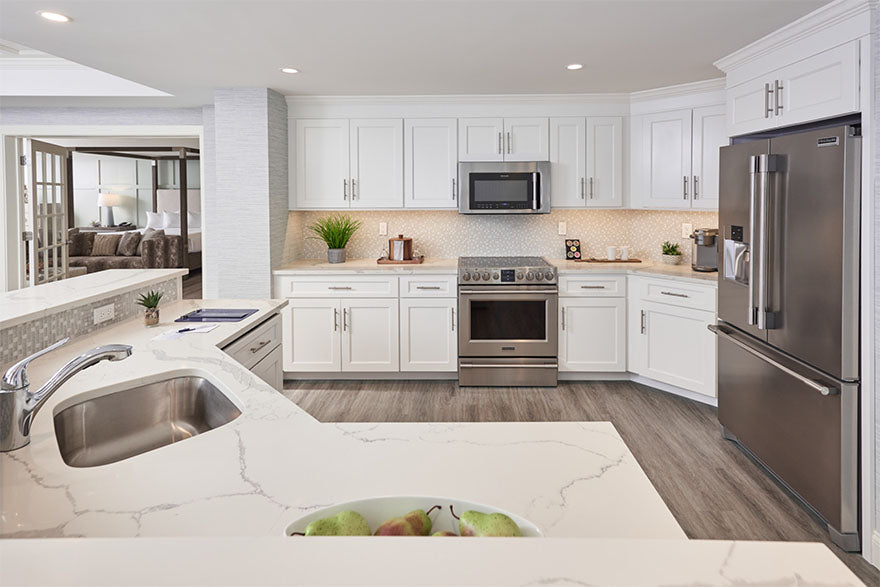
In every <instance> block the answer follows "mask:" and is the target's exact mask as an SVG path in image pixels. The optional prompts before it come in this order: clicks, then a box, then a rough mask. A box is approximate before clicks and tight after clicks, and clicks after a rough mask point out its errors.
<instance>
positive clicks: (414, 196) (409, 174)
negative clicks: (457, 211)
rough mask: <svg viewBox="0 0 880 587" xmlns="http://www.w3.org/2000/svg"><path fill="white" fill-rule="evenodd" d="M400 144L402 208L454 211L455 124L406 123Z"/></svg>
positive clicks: (448, 120) (433, 121)
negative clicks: (402, 185)
mask: <svg viewBox="0 0 880 587" xmlns="http://www.w3.org/2000/svg"><path fill="white" fill-rule="evenodd" d="M403 144H404V161H403V173H404V182H403V183H404V206H405V207H406V208H456V207H458V199H457V198H458V186H457V185H456V182H457V176H458V121H457V120H456V119H454V118H418V119H407V120H405V121H404V139H403Z"/></svg>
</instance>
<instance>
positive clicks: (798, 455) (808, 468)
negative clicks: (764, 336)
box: [716, 324, 859, 550]
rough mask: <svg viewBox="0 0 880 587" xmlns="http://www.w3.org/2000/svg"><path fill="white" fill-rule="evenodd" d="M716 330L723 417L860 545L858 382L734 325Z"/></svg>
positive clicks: (849, 545)
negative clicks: (799, 358) (821, 369)
mask: <svg viewBox="0 0 880 587" xmlns="http://www.w3.org/2000/svg"><path fill="white" fill-rule="evenodd" d="M716 332H717V334H718V420H719V421H720V422H721V424H722V426H724V428H725V429H726V432H727V433H728V434H729V435H732V436H734V437H735V439H736V440H737V441H738V442H739V443H740V444H741V445H742V446H743V447H744V448H745V449H746V450H747V451H748V452H749V453H751V454H752V456H754V457H755V458H756V459H757V460H759V461H760V462H761V463H762V464H763V465H764V466H765V467H766V468H767V469H769V470H770V472H771V473H772V474H774V475H775V476H776V477H777V478H778V479H779V480H780V481H782V482H783V484H785V485H786V486H787V487H788V488H789V489H790V490H791V491H792V492H794V493H795V494H796V495H797V496H798V497H800V498H801V500H802V501H804V502H805V503H806V504H808V505H809V507H811V508H812V509H813V510H815V512H816V513H818V514H819V515H820V516H821V517H822V518H824V520H825V521H826V522H827V523H828V526H829V532H830V533H831V535H832V539H834V540H835V542H838V543H839V544H840V546H841V547H842V548H845V549H847V550H858V548H859V536H858V528H859V526H858V520H859V501H858V496H859V484H858V476H859V472H858V463H859V453H858V431H859V425H858V413H859V412H858V401H859V387H858V384H851V383H843V382H840V381H836V380H833V379H830V378H828V377H827V376H824V375H822V374H821V373H820V372H819V371H815V370H813V369H810V368H807V367H804V366H803V365H801V364H799V363H797V362H795V361H793V360H791V359H790V358H788V357H786V356H784V355H782V354H781V353H778V352H775V351H773V350H772V349H770V348H769V347H768V346H767V345H764V344H761V343H759V342H758V341H755V340H754V339H752V338H750V337H748V336H747V335H744V334H742V333H738V332H736V331H735V330H734V329H732V328H730V327H729V326H724V325H722V324H719V326H718V327H716ZM823 388H824V391H825V392H827V395H826V394H823Z"/></svg>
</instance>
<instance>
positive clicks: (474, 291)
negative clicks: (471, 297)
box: [458, 289, 559, 295]
mask: <svg viewBox="0 0 880 587" xmlns="http://www.w3.org/2000/svg"><path fill="white" fill-rule="evenodd" d="M458 293H463V294H481V295H482V294H486V295H492V294H499V293H515V294H555V293H559V290H558V289H492V290H482V289H460V290H458Z"/></svg>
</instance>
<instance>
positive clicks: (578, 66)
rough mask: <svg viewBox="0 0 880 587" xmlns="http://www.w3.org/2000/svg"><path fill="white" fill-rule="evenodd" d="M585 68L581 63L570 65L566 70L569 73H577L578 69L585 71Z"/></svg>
mask: <svg viewBox="0 0 880 587" xmlns="http://www.w3.org/2000/svg"><path fill="white" fill-rule="evenodd" d="M583 68H584V66H583V65H582V64H580V63H569V64H568V65H566V66H565V69H567V70H569V71H577V70H578V69H583Z"/></svg>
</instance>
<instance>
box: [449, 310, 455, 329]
mask: <svg viewBox="0 0 880 587" xmlns="http://www.w3.org/2000/svg"><path fill="white" fill-rule="evenodd" d="M450 326H451V327H452V332H455V308H452V320H451V324H450Z"/></svg>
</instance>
